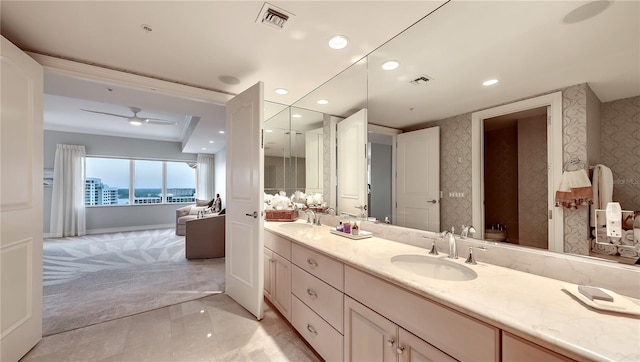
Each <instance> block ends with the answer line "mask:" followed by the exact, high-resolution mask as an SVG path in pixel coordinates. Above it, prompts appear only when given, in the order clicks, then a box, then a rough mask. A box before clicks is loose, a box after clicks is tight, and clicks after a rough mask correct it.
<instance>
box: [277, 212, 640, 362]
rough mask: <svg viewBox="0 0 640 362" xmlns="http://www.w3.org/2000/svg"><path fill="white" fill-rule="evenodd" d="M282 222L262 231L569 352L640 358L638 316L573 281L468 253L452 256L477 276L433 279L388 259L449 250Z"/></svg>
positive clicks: (576, 355)
mask: <svg viewBox="0 0 640 362" xmlns="http://www.w3.org/2000/svg"><path fill="white" fill-rule="evenodd" d="M300 222H301V221H298V222H297V223H300ZM282 224H291V223H280V222H265V229H266V230H269V231H272V232H274V233H276V234H278V235H281V236H283V237H286V238H288V239H290V240H292V241H294V242H297V243H299V244H301V245H305V246H307V247H310V248H312V249H314V250H317V251H319V252H321V253H324V254H326V255H329V256H332V257H334V258H336V259H338V260H340V261H342V262H344V263H345V264H347V265H351V266H353V267H355V268H358V269H360V270H363V271H366V272H368V273H370V274H372V275H375V276H377V277H379V278H381V279H384V280H387V281H389V282H392V283H394V284H396V285H398V286H401V287H404V288H406V289H408V290H411V291H413V292H415V293H417V294H420V295H422V296H424V297H426V298H429V299H431V300H434V301H436V302H438V303H441V304H443V305H446V306H449V307H451V308H452V309H455V310H458V311H460V312H462V313H464V314H467V315H470V316H473V317H475V318H478V319H480V320H482V321H485V322H487V323H489V324H492V325H494V326H496V327H498V328H501V329H503V330H505V331H508V332H510V333H512V334H515V335H518V336H521V337H523V338H525V339H528V340H531V341H533V342H535V343H537V344H540V345H542V346H544V347H546V348H549V349H551V350H554V351H557V352H558V353H561V354H564V355H566V356H568V357H571V358H574V359H578V360H597V361H640V318H638V317H634V316H630V315H623V314H616V313H608V312H600V311H596V310H595V309H591V308H589V307H587V306H585V305H583V304H582V303H580V302H579V301H577V300H576V299H574V297H572V296H571V295H569V294H568V293H567V292H565V291H563V290H562V286H563V285H567V284H570V283H567V282H564V281H559V280H555V279H550V278H546V277H542V276H538V275H534V274H529V273H524V272H520V271H517V270H512V269H508V268H504V267H500V266H495V265H491V264H487V263H482V262H478V264H477V265H469V264H464V261H465V259H466V255H467V253H466V251H459V254H460V258H459V259H455V260H452V259H447V260H450V261H453V262H455V263H459V264H461V265H465V266H468V267H469V268H471V269H473V270H474V271H475V272H476V273H477V274H478V277H477V278H475V279H473V280H468V281H445V280H439V279H433V278H429V277H425V276H421V275H418V274H415V273H412V272H409V271H406V270H404V269H401V268H400V267H398V266H397V265H394V264H393V263H392V262H391V257H393V256H395V255H401V254H421V255H427V256H429V257H433V258H447V256H446V253H442V252H440V255H439V256H431V255H429V254H428V250H425V249H423V248H419V247H416V246H412V245H406V244H403V243H398V242H394V241H389V240H386V239H382V238H377V237H372V238H367V239H361V240H351V239H349V238H346V237H342V236H338V235H334V234H331V233H330V231H329V230H330V227H329V226H313V227H312V228H310V229H307V230H304V231H302V230H293V229H291V228H287V227H280V226H279V225H282ZM633 301H634V302H635V303H638V304H640V301H637V300H633Z"/></svg>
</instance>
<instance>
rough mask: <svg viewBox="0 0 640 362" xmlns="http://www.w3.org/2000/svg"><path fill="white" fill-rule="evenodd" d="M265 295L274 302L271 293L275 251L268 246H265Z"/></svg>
mask: <svg viewBox="0 0 640 362" xmlns="http://www.w3.org/2000/svg"><path fill="white" fill-rule="evenodd" d="M263 259H264V296H265V297H266V298H267V299H269V300H270V301H271V302H272V303H273V297H272V295H271V293H272V290H273V287H272V280H273V277H272V270H273V269H274V268H273V263H274V262H275V261H274V260H273V251H271V250H269V249H268V248H264V258H263Z"/></svg>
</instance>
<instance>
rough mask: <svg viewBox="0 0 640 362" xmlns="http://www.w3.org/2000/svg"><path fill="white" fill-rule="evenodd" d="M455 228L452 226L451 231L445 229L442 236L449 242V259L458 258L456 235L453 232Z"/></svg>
mask: <svg viewBox="0 0 640 362" xmlns="http://www.w3.org/2000/svg"><path fill="white" fill-rule="evenodd" d="M454 232H455V228H454V227H453V226H452V227H451V231H447V232H445V234H444V238H445V239H447V241H448V242H449V256H448V258H449V259H458V249H457V248H456V237H455V235H454V234H453V233H454Z"/></svg>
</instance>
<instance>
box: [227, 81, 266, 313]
mask: <svg viewBox="0 0 640 362" xmlns="http://www.w3.org/2000/svg"><path fill="white" fill-rule="evenodd" d="M263 92H264V90H263V84H262V82H258V83H257V84H255V85H254V86H253V87H251V88H249V89H247V90H246V91H244V92H242V93H240V94H239V95H237V96H235V97H234V98H233V99H231V100H230V101H229V102H228V103H227V132H226V136H227V217H226V223H225V227H226V239H225V255H226V257H225V259H226V262H225V285H226V287H225V289H226V293H227V295H229V296H230V297H231V298H232V299H233V300H235V301H236V302H238V303H239V304H240V305H242V306H243V307H244V308H245V309H247V310H248V311H249V312H250V313H252V314H253V315H254V316H256V318H258V319H262V317H263V312H264V276H263V275H262V274H263V272H264V266H263V265H262V263H263V262H264V257H263V256H262V253H264V219H263V217H262V215H261V210H262V208H263V207H264V206H263V199H264V193H263V189H264V187H263V186H264V177H263V173H264V172H263V166H264V157H263V156H264V149H263V144H262V124H263V120H262V119H263V117H264V106H263V103H264V102H263V98H264V93H263Z"/></svg>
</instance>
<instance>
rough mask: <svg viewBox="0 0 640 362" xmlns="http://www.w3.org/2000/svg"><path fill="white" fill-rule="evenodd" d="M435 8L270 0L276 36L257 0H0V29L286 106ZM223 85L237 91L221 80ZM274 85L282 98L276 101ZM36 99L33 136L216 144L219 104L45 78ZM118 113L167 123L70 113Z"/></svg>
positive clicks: (69, 52)
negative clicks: (338, 45)
mask: <svg viewBox="0 0 640 362" xmlns="http://www.w3.org/2000/svg"><path fill="white" fill-rule="evenodd" d="M444 2H445V1H271V2H270V3H271V4H273V5H275V6H276V7H279V8H281V9H284V10H286V11H287V12H289V13H292V14H294V16H293V17H291V18H290V19H289V21H288V22H287V23H286V24H285V26H284V28H283V29H282V30H276V29H273V28H271V27H267V26H265V25H263V24H261V23H259V22H256V19H257V17H258V14H259V12H260V10H261V8H262V6H263V4H264V2H262V1H193V2H183V1H7V0H3V1H2V2H0V16H1V18H0V25H1V28H0V30H1V32H2V35H3V36H4V37H6V38H7V39H9V40H10V41H12V42H13V43H14V44H16V45H18V46H19V47H20V48H21V49H23V50H25V51H29V52H33V53H38V54H44V55H48V56H53V57H58V58H62V59H67V60H73V61H77V62H81V63H85V64H91V65H96V66H100V67H105V68H108V69H112V70H118V71H124V72H127V73H132V74H137V75H143V76H146V77H150V78H155V79H161V80H167V81H171V82H175V83H180V84H186V85H190V86H194V87H199V88H203V89H207V90H212V91H214V92H217V93H219V94H222V95H223V96H224V97H226V99H228V98H230V97H231V95H233V94H237V93H239V92H241V91H242V90H244V89H246V88H248V87H250V86H251V85H253V84H255V83H256V82H258V81H262V82H264V84H265V99H266V100H269V101H272V102H275V103H281V104H292V103H293V102H294V101H296V100H298V99H299V98H301V97H303V96H304V95H305V94H307V93H308V92H310V91H311V90H313V89H314V88H315V87H317V86H318V85H320V84H322V83H323V82H324V81H326V80H327V79H329V78H331V77H332V76H334V75H335V74H337V73H339V72H340V71H342V70H343V69H345V68H347V67H348V66H349V65H350V64H352V63H354V62H355V61H357V60H358V59H360V58H362V57H363V56H365V55H367V54H368V53H370V52H371V51H372V50H374V49H376V48H377V47H379V46H380V45H381V44H383V43H384V42H386V41H387V40H389V39H391V38H392V37H393V36H394V35H396V34H398V33H399V32H401V31H402V30H403V29H405V28H407V27H408V26H410V25H411V24H413V23H415V22H416V21H418V20H419V19H420V18H422V17H424V16H425V15H427V14H428V13H429V12H431V11H432V10H433V9H435V8H437V7H438V6H440V5H441V4H443V3H444ZM143 24H146V25H148V26H149V27H151V28H152V31H150V32H149V31H145V30H143V28H142V25H143ZM335 34H341V35H346V36H347V37H348V38H349V39H350V44H349V46H348V47H347V48H345V49H343V50H333V49H330V48H328V47H327V41H328V39H329V38H330V36H332V35H335ZM224 76H227V77H235V78H237V80H238V83H237V84H227V83H225V82H223V81H221V80H220V78H221V77H224ZM280 87H282V88H286V89H288V90H289V94H287V95H284V96H278V95H276V94H275V93H274V92H273V91H274V90H275V89H276V88H280ZM108 89H110V91H109V90H108ZM45 93H46V94H47V96H46V102H45V129H51V130H64V131H70V132H83V133H94V134H107V135H117V136H125V137H133V138H149V139H159V140H171V141H178V142H182V143H183V151H184V152H193V153H195V152H207V153H215V152H217V150H219V149H220V148H222V147H224V136H223V135H220V134H218V130H220V129H224V128H225V123H224V107H222V106H223V105H224V104H218V105H212V104H211V103H206V102H200V101H197V100H193V99H185V98H177V97H172V96H168V95H163V94H159V93H158V92H156V91H153V90H140V89H134V88H131V87H129V86H127V85H123V84H118V83H117V82H116V83H109V84H106V83H102V82H96V81H95V80H87V79H80V78H78V77H75V76H69V75H68V74H62V73H60V72H56V71H51V70H48V71H47V72H46V73H45ZM224 97H223V98H224ZM222 103H224V102H222ZM129 107H138V108H141V109H142V111H141V112H140V114H139V116H141V117H143V116H146V117H154V118H162V119H169V120H174V121H176V122H178V125H176V126H157V125H148V124H147V125H143V126H140V127H133V126H131V125H129V124H128V123H127V122H126V120H125V119H123V118H118V117H109V116H104V115H97V114H92V113H87V112H83V111H80V110H79V109H80V108H86V109H92V110H96V111H100V112H108V113H116V114H123V115H128V114H131V112H130V110H129ZM276 108H277V107H276ZM273 112H276V111H275V110H274V111H273ZM192 119H194V120H197V122H196V121H194V120H192ZM210 141H213V142H214V143H209V142H210ZM202 148H207V149H206V150H205V151H203V150H202Z"/></svg>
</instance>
